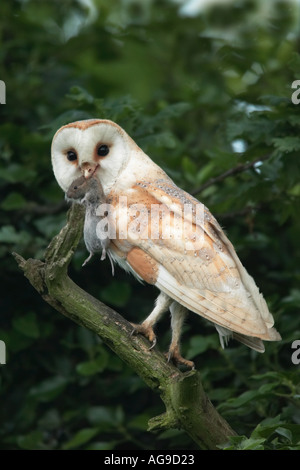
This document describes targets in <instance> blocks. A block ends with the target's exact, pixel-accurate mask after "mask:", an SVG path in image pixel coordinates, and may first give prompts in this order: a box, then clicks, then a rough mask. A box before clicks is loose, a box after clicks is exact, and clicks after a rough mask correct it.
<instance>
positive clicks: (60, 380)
mask: <svg viewBox="0 0 300 470" xmlns="http://www.w3.org/2000/svg"><path fill="white" fill-rule="evenodd" d="M67 383H68V381H67V379H66V378H65V377H61V376H54V377H51V378H49V379H46V380H44V381H43V382H41V383H39V384H38V385H35V386H34V387H32V388H31V389H30V390H29V396H30V397H32V398H36V399H37V400H38V401H41V402H48V401H52V400H53V399H54V398H56V397H57V396H58V395H60V394H61V393H62V392H63V391H64V389H65V388H66V386H67Z"/></svg>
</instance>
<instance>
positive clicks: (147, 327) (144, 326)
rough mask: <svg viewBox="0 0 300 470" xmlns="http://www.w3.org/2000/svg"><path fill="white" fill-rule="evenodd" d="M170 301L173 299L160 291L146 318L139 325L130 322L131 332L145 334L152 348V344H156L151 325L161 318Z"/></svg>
mask: <svg viewBox="0 0 300 470" xmlns="http://www.w3.org/2000/svg"><path fill="white" fill-rule="evenodd" d="M172 302H173V299H171V298H170V297H169V296H168V295H166V294H164V293H163V292H161V293H160V294H159V296H158V297H157V299H156V303H155V307H154V309H153V310H152V312H151V313H150V315H149V316H148V317H147V318H146V320H144V321H143V323H141V324H140V325H136V324H135V323H132V326H133V328H134V329H133V331H132V334H137V333H141V334H142V335H144V336H146V338H148V339H149V341H150V342H151V343H152V345H151V347H150V349H152V348H154V346H155V345H156V336H155V333H154V331H153V327H154V325H155V324H156V323H157V322H158V320H159V319H160V318H161V316H162V314H163V313H165V312H166V311H167V310H168V308H169V307H170V305H171V303H172Z"/></svg>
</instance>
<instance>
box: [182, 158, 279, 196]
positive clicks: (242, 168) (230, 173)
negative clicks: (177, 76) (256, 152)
mask: <svg viewBox="0 0 300 470" xmlns="http://www.w3.org/2000/svg"><path fill="white" fill-rule="evenodd" d="M269 156H270V155H263V156H262V157H258V158H256V159H255V160H253V161H252V162H248V163H240V164H239V165H237V166H235V167H234V168H230V169H229V170H227V171H225V172H224V173H221V175H219V176H216V177H214V178H211V179H209V180H208V181H206V183H204V184H202V185H201V186H199V188H197V189H195V190H194V191H192V192H191V194H192V195H193V196H196V195H197V194H199V193H201V192H202V191H204V189H206V188H208V187H209V186H212V185H213V184H216V183H219V182H220V181H223V180H225V179H226V178H228V177H229V176H233V175H237V174H238V173H242V172H243V171H246V170H249V169H250V168H253V167H254V166H255V165H256V163H258V162H261V161H263V160H267V159H268V158H269Z"/></svg>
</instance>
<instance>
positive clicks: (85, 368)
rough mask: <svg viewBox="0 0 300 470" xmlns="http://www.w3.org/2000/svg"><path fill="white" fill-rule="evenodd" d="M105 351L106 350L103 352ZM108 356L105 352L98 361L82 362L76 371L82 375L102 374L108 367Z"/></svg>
mask: <svg viewBox="0 0 300 470" xmlns="http://www.w3.org/2000/svg"><path fill="white" fill-rule="evenodd" d="M103 351H104V350H103ZM107 362H108V354H107V353H106V352H103V354H101V356H99V357H98V358H97V359H94V360H91V361H85V362H81V363H80V364H78V365H77V366H76V371H77V372H78V374H80V375H84V376H90V375H95V374H98V373H99V372H102V371H103V370H104V369H105V368H106V365H107Z"/></svg>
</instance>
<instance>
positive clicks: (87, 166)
mask: <svg viewBox="0 0 300 470" xmlns="http://www.w3.org/2000/svg"><path fill="white" fill-rule="evenodd" d="M99 166H100V165H99V163H89V162H84V163H83V164H82V165H81V173H82V174H83V176H84V177H85V179H89V178H91V177H92V176H93V175H94V174H95V173H96V171H97V170H98V168H99Z"/></svg>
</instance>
